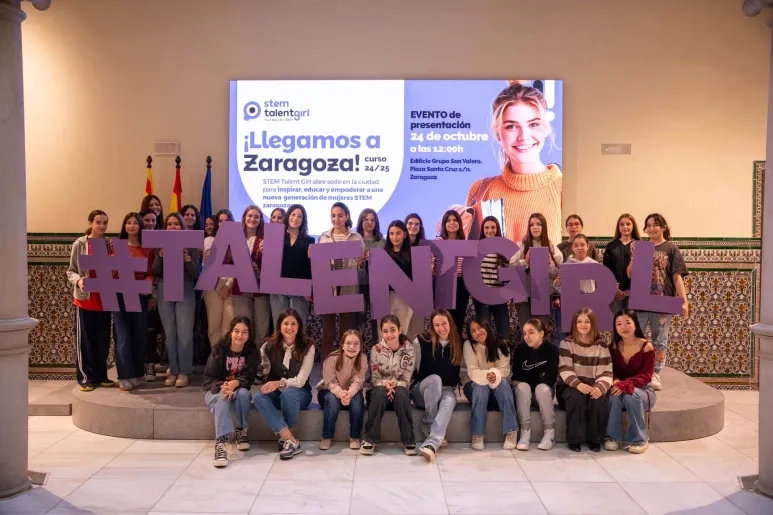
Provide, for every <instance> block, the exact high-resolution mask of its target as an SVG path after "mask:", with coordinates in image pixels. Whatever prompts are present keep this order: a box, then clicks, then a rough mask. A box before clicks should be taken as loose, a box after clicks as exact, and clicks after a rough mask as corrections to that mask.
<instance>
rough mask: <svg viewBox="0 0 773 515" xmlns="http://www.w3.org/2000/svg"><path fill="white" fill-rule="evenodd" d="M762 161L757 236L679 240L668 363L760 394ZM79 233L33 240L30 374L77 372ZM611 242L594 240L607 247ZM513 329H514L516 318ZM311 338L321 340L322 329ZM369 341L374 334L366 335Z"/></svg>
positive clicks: (314, 329)
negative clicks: (680, 281)
mask: <svg viewBox="0 0 773 515" xmlns="http://www.w3.org/2000/svg"><path fill="white" fill-rule="evenodd" d="M764 172H765V163H764V162H755V163H754V212H753V213H752V217H751V218H752V224H753V231H754V232H753V234H754V238H748V239H745V238H724V239H689V238H687V239H683V240H676V241H675V243H676V244H677V245H679V247H680V248H681V249H682V252H683V253H684V256H685V260H686V261H687V265H688V267H689V268H690V270H691V274H690V275H689V276H688V277H687V279H686V281H685V286H686V288H687V294H688V296H689V299H690V304H691V309H690V316H689V318H687V319H683V318H682V317H675V318H674V321H673V323H672V325H671V333H670V335H671V338H670V339H671V351H670V355H669V365H670V366H673V367H675V368H677V369H679V370H681V371H683V372H685V373H687V374H690V375H693V376H695V377H699V378H701V379H703V380H705V381H706V382H709V383H712V384H716V385H722V386H725V387H729V388H757V386H758V384H759V363H758V353H759V341H758V340H757V338H756V337H755V336H754V335H753V334H752V333H751V332H750V331H749V326H750V325H752V324H754V323H756V322H757V321H758V320H759V310H760V304H759V299H760V245H761V242H760V239H759V238H760V236H761V231H762V220H761V216H762V181H763V177H764ZM76 237H77V235H74V234H30V235H29V237H28V253H29V266H28V273H29V299H30V316H31V317H33V318H37V319H38V320H40V324H39V325H38V326H37V327H36V328H35V329H34V330H33V331H32V332H31V333H30V345H31V352H30V374H31V375H32V376H34V377H36V378H45V377H51V376H61V375H72V374H73V372H74V368H73V366H74V352H75V351H74V349H75V342H74V338H75V310H74V308H73V305H72V291H71V287H70V285H69V284H68V283H67V280H66V276H65V272H66V267H67V263H68V260H69V256H70V248H71V245H72V241H73V240H74V239H75V238H76ZM608 240H609V238H606V239H603V238H598V239H594V243H595V244H596V245H597V246H598V247H600V248H603V246H604V244H605V243H606V242H607V241H608ZM511 324H512V326H513V327H514V328H516V327H517V321H516V319H515V317H514V316H513V317H512V318H511ZM308 332H309V333H310V335H311V336H312V337H313V338H314V339H315V340H316V341H317V342H319V341H320V335H321V324H320V323H319V320H318V319H317V318H316V317H311V319H310V320H309V327H308ZM366 338H368V339H369V335H367V336H366Z"/></svg>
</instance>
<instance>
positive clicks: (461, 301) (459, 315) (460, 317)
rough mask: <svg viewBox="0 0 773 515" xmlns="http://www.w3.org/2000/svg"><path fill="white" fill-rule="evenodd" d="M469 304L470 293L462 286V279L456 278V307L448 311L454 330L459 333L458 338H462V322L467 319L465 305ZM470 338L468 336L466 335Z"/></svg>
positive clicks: (468, 336)
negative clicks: (454, 325) (452, 320)
mask: <svg viewBox="0 0 773 515" xmlns="http://www.w3.org/2000/svg"><path fill="white" fill-rule="evenodd" d="M469 303H470V292H469V291H467V286H465V285H464V279H462V278H461V277H457V278H456V307H454V309H449V310H448V311H449V312H450V313H451V318H453V319H454V323H455V324H456V329H457V330H458V331H459V336H460V337H461V336H462V332H463V331H464V320H465V318H466V317H467V305H468V304H469ZM467 338H470V335H469V334H468V335H467Z"/></svg>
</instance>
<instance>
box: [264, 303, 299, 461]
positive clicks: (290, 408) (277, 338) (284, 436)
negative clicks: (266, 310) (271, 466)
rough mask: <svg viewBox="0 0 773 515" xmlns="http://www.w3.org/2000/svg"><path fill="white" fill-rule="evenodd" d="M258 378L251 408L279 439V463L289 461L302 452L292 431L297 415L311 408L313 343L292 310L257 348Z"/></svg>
mask: <svg viewBox="0 0 773 515" xmlns="http://www.w3.org/2000/svg"><path fill="white" fill-rule="evenodd" d="M260 359H261V369H262V373H261V376H262V378H263V380H264V381H265V382H264V383H263V385H262V386H261V387H260V390H259V391H258V392H257V393H255V397H254V399H253V403H254V404H255V408H256V409H257V410H258V412H259V413H260V414H261V416H262V417H263V418H264V419H265V420H266V422H267V423H268V425H269V426H270V427H271V430H272V431H273V432H274V433H275V434H276V435H278V436H279V445H280V446H281V449H280V451H279V459H281V460H289V459H292V458H293V457H294V456H297V455H298V454H300V453H301V452H303V450H302V449H301V442H300V441H299V440H298V439H297V438H296V437H295V436H294V435H293V433H292V431H293V428H294V427H295V424H296V423H297V421H298V414H299V413H300V411H301V410H305V409H307V408H308V407H309V404H311V385H310V384H309V375H310V374H311V369H312V367H313V366H314V342H313V341H311V340H310V339H309V338H307V337H306V336H305V335H304V334H303V321H302V320H301V316H300V315H299V314H298V312H297V311H295V310H294V309H292V308H291V309H288V310H286V311H284V312H282V313H280V315H279V321H278V323H277V328H276V332H275V333H274V336H272V337H271V338H270V339H269V340H268V341H267V342H266V343H264V344H262V345H261V347H260Z"/></svg>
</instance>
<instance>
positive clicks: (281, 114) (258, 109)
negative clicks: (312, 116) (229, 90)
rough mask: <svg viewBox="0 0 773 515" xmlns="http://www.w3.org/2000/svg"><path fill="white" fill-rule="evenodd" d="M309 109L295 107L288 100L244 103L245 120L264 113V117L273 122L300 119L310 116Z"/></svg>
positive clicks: (253, 118)
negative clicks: (261, 103)
mask: <svg viewBox="0 0 773 515" xmlns="http://www.w3.org/2000/svg"><path fill="white" fill-rule="evenodd" d="M309 111H310V110H309V109H303V110H300V109H293V108H292V107H290V102H288V101H287V100H266V101H265V102H263V105H262V106H261V105H260V104H259V103H258V102H254V101H251V102H247V103H246V104H244V121H245V122H248V121H250V120H255V119H256V118H258V117H260V115H261V114H262V115H263V119H264V120H266V121H272V122H290V121H296V122H297V121H298V120H300V119H301V118H306V117H308V116H309Z"/></svg>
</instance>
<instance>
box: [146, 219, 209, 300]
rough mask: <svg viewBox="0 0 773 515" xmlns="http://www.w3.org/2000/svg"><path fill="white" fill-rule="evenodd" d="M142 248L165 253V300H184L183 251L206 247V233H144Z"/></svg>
mask: <svg viewBox="0 0 773 515" xmlns="http://www.w3.org/2000/svg"><path fill="white" fill-rule="evenodd" d="M142 246H143V247H144V248H147V249H162V250H163V251H164V257H163V259H164V272H163V273H164V278H163V281H164V298H163V299H159V300H164V301H167V302H179V301H181V300H183V279H184V277H185V268H184V267H185V261H184V254H183V250H185V249H200V248H201V247H203V246H204V231H187V230H186V231H142Z"/></svg>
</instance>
